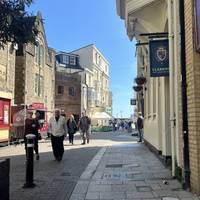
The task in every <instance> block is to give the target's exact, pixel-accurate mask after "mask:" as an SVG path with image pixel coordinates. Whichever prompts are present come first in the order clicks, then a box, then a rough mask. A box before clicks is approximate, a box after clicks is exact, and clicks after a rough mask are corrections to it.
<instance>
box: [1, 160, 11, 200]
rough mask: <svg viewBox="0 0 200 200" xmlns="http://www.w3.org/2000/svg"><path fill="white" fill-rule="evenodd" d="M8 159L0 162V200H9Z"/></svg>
mask: <svg viewBox="0 0 200 200" xmlns="http://www.w3.org/2000/svg"><path fill="white" fill-rule="evenodd" d="M9 174H10V159H6V160H0V199H1V200H9V176H10V175H9Z"/></svg>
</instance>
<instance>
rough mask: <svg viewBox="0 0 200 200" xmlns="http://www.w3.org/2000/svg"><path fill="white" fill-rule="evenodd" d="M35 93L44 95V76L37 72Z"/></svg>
mask: <svg viewBox="0 0 200 200" xmlns="http://www.w3.org/2000/svg"><path fill="white" fill-rule="evenodd" d="M35 95H37V96H40V97H42V96H43V95H44V77H43V76H40V75H39V74H35Z"/></svg>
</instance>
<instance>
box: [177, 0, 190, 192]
mask: <svg viewBox="0 0 200 200" xmlns="http://www.w3.org/2000/svg"><path fill="white" fill-rule="evenodd" d="M184 10H185V7H184V0H179V12H180V13H179V17H180V38H181V47H180V59H181V74H182V120H183V124H182V125H183V126H182V128H183V168H184V184H183V186H184V189H190V163H189V162H190V159H189V139H188V113H187V77H186V55H185V54H186V53H185V16H184Z"/></svg>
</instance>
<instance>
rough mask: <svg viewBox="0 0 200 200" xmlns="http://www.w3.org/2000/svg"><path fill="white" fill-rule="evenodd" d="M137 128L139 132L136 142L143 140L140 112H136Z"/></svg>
mask: <svg viewBox="0 0 200 200" xmlns="http://www.w3.org/2000/svg"><path fill="white" fill-rule="evenodd" d="M137 129H138V132H139V140H138V142H142V140H143V133H142V129H143V117H142V113H141V112H139V113H138V118H137Z"/></svg>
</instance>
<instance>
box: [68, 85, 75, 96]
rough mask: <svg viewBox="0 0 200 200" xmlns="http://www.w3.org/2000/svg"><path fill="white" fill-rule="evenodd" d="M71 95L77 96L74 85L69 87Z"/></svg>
mask: <svg viewBox="0 0 200 200" xmlns="http://www.w3.org/2000/svg"><path fill="white" fill-rule="evenodd" d="M69 95H70V96H76V92H75V88H74V87H69Z"/></svg>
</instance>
